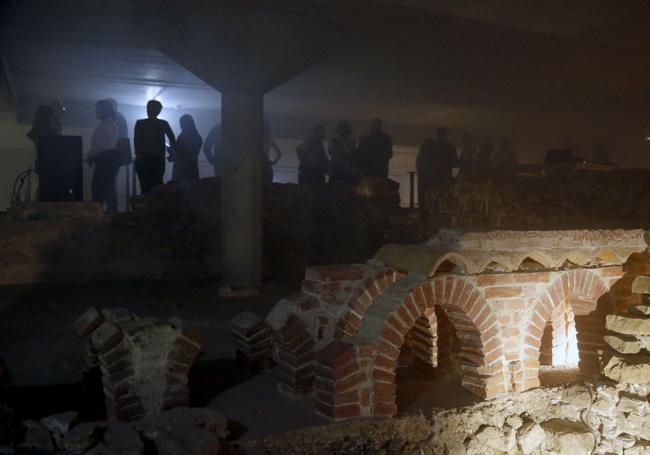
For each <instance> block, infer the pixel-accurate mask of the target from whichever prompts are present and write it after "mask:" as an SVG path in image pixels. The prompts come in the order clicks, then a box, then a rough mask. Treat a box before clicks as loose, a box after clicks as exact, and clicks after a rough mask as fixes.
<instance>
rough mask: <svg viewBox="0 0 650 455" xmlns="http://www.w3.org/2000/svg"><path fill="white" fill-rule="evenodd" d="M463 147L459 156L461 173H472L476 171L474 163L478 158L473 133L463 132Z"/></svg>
mask: <svg viewBox="0 0 650 455" xmlns="http://www.w3.org/2000/svg"><path fill="white" fill-rule="evenodd" d="M462 141H463V148H462V150H461V151H460V157H459V158H458V167H459V171H458V173H459V174H471V173H472V172H474V164H475V160H476V158H477V156H476V155H477V153H476V147H474V138H473V137H472V135H471V134H463V137H462Z"/></svg>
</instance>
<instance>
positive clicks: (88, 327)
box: [72, 306, 104, 338]
mask: <svg viewBox="0 0 650 455" xmlns="http://www.w3.org/2000/svg"><path fill="white" fill-rule="evenodd" d="M103 322H104V316H103V315H102V314H101V313H100V312H99V310H98V309H97V308H96V307H95V306H91V307H90V308H88V309H87V310H86V311H84V313H83V314H82V315H81V316H80V317H79V318H78V319H77V320H76V321H74V322H73V323H72V325H73V326H74V328H75V330H76V332H77V333H78V334H79V336H81V337H83V338H86V337H87V336H88V335H90V334H91V333H93V332H94V331H95V330H96V329H97V328H98V327H99V326H100V325H102V323H103Z"/></svg>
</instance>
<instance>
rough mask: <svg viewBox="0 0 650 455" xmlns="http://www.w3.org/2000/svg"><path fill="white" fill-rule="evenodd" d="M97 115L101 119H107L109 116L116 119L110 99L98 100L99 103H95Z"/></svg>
mask: <svg viewBox="0 0 650 455" xmlns="http://www.w3.org/2000/svg"><path fill="white" fill-rule="evenodd" d="M95 115H96V116H97V118H98V119H99V120H106V119H107V118H112V119H113V120H115V110H114V109H113V105H112V104H111V102H110V101H108V100H101V101H97V104H95Z"/></svg>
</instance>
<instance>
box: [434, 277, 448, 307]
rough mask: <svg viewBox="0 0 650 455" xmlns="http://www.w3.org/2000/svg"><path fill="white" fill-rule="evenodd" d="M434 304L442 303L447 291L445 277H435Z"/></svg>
mask: <svg viewBox="0 0 650 455" xmlns="http://www.w3.org/2000/svg"><path fill="white" fill-rule="evenodd" d="M433 285H434V286H435V288H434V304H435V305H442V304H443V303H444V302H443V299H444V292H445V280H444V279H443V278H437V279H434V284H433Z"/></svg>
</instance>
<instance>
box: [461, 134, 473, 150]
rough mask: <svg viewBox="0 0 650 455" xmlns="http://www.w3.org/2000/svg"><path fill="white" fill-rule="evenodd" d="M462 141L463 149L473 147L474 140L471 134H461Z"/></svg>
mask: <svg viewBox="0 0 650 455" xmlns="http://www.w3.org/2000/svg"><path fill="white" fill-rule="evenodd" d="M462 141H463V148H465V149H470V148H472V147H473V146H474V138H473V137H472V135H471V134H467V133H465V134H463V137H462Z"/></svg>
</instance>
